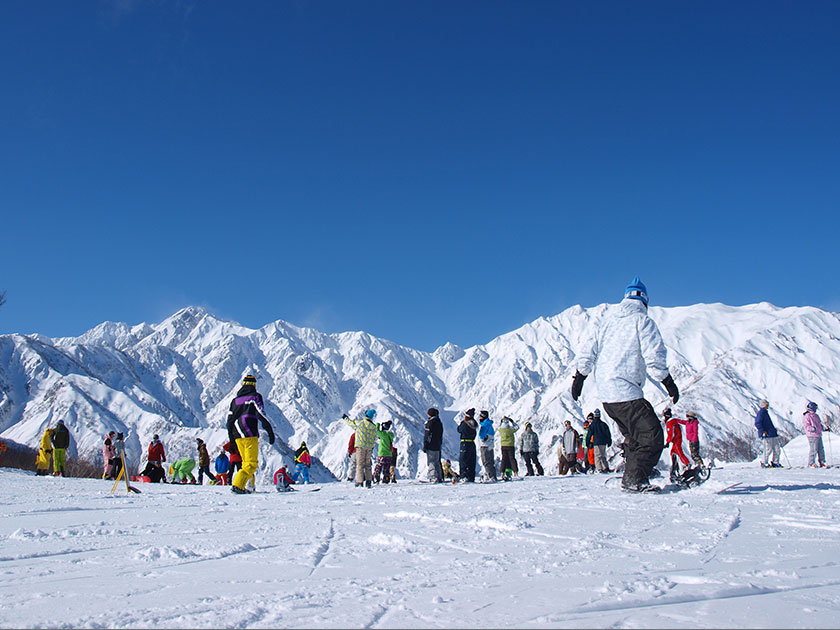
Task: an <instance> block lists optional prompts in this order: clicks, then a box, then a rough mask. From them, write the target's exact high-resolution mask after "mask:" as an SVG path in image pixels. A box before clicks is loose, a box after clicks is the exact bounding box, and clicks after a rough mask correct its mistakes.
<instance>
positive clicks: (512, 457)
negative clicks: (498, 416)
mask: <svg viewBox="0 0 840 630" xmlns="http://www.w3.org/2000/svg"><path fill="white" fill-rule="evenodd" d="M517 431H519V425H518V424H516V422H514V421H513V420H512V419H511V418H508V417H507V416H505V417H504V418H502V422H501V423H500V424H499V442H500V443H501V445H502V463H501V464H500V465H499V472H501V473H502V479H511V478H512V477H513V476H514V475H518V474H519V467H518V466H517V465H516V432H517Z"/></svg>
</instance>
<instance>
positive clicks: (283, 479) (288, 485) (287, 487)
mask: <svg viewBox="0 0 840 630" xmlns="http://www.w3.org/2000/svg"><path fill="white" fill-rule="evenodd" d="M293 483H295V480H294V479H292V478H291V477H290V476H289V473H288V471H287V470H286V466H285V465H283V466H280V468H278V469H277V470H276V471H275V473H274V485H275V486H277V492H291V491H292V484H293Z"/></svg>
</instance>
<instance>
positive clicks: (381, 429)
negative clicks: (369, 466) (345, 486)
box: [373, 420, 394, 483]
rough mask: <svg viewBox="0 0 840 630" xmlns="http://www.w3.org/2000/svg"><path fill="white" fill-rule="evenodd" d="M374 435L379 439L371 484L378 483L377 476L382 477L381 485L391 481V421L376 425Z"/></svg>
mask: <svg viewBox="0 0 840 630" xmlns="http://www.w3.org/2000/svg"><path fill="white" fill-rule="evenodd" d="M376 434H377V436H378V437H379V449H378V450H377V458H376V468H374V469H373V483H379V476H380V474H381V475H382V483H388V482H389V481H391V462H393V460H394V448H393V444H394V433H393V432H392V431H391V421H390V420H387V421H385V422H383V423H382V424H377V425H376Z"/></svg>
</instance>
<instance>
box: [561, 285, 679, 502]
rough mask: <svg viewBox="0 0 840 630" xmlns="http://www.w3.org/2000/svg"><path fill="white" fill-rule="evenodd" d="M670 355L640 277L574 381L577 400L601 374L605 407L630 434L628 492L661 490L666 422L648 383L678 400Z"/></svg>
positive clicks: (594, 339) (595, 334)
mask: <svg viewBox="0 0 840 630" xmlns="http://www.w3.org/2000/svg"><path fill="white" fill-rule="evenodd" d="M666 359H667V353H666V350H665V344H664V343H663V341H662V335H661V333H660V332H659V328H658V327H657V326H656V323H654V321H653V320H652V319H651V318H650V317H649V316H648V294H647V288H646V287H645V285H644V284H642V282H641V280H639V278H638V277H637V278H634V279H633V282H632V283H631V284H630V285H629V286H628V287H627V289H626V290H625V292H624V299H623V300H622V301H621V302H620V303H619V304H617V305H615V306H612V307H610V309H609V310H608V311H607V312H606V313H605V314H604V317H603V319H602V320H601V321H600V323H599V324H598V326H597V328H595V329H594V330H593V331H592V333H591V334H590V338H589V339H588V341H587V342H586V343H585V345H584V347H583V349H582V351H581V353H580V355H579V357H578V362H577V371H576V372H575V376H574V380H573V382H572V399H573V400H577V399H578V398H579V397H580V393H581V390H582V389H583V381H584V380H585V379H586V377H587V376H588V375H589V374H591V373H592V372H593V371H594V372H595V380H596V381H597V385H598V393H599V394H600V396H601V400H602V404H603V407H604V410H605V411H606V412H607V414H608V415H609V416H610V417H611V418H612V419H613V420H615V423H616V424H617V425H618V429H619V431H621V434H622V435H623V436H624V438H625V442H626V455H627V459H626V466H625V468H624V476H623V478H622V481H621V486H622V489H623V490H625V491H626V492H651V491H652V492H656V491H659V490H660V488H658V487H657V486H653V485H651V484H650V481H649V479H650V474H651V471H652V470H653V467H654V466H655V465H656V463H657V462H658V461H659V456H660V455H661V454H662V448H663V442H664V440H663V434H662V425H661V424H660V423H659V419H658V418H657V417H656V412H655V411H654V410H653V407H652V406H651V404H650V403H649V402H648V401H647V400H645V398H644V392H643V390H642V385H643V384H644V382H645V379H646V375H647V373H648V372H649V373H650V374H651V375H652V376H653V377H654V378H655V379H656V380H658V381H660V382H661V383H662V384H663V385H664V386H665V389H666V390H667V391H668V395H669V396H670V397H671V399H672V400H673V401H674V403H676V402H677V400H678V399H679V396H680V394H679V390H678V389H677V386H676V384H675V383H674V379H673V378H671V374H670V372H669V371H668V364H667V360H666Z"/></svg>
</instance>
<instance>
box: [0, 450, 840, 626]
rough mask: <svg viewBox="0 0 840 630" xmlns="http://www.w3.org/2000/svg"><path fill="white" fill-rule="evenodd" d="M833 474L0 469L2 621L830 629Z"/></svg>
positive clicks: (836, 538) (835, 602) (839, 528)
mask: <svg viewBox="0 0 840 630" xmlns="http://www.w3.org/2000/svg"><path fill="white" fill-rule="evenodd" d="M735 481H743V482H744V486H745V487H746V488H747V490H746V491H745V492H739V493H735V494H725V495H717V494H715V491H716V490H719V489H720V488H723V487H724V486H726V485H729V484H730V483H734V482H735ZM838 487H840V470H836V469H831V470H821V471H812V470H786V471H775V470H774V471H772V472H767V471H762V470H760V469H756V468H754V467H749V466H748V465H734V464H733V465H728V466H726V467H724V468H722V469H718V470H715V471H714V475H713V479H712V480H710V481H709V482H708V483H707V484H706V485H704V486H700V487H698V488H695V489H692V490H688V491H683V492H678V493H673V494H666V495H660V496H656V495H628V494H624V493H622V492H621V491H620V490H619V489H618V488H616V487H608V486H604V484H603V482H602V479H601V478H600V476H598V475H595V476H576V477H571V478H558V477H546V478H531V479H527V480H525V482H523V483H515V484H501V483H500V484H496V485H485V484H475V485H463V484H459V485H455V486H453V485H450V484H446V485H440V486H438V485H432V484H397V485H396V486H393V487H388V488H385V487H383V488H376V489H374V490H372V491H369V490H364V489H357V488H354V487H353V486H352V484H347V483H333V484H325V485H324V486H322V491H321V492H318V493H282V494H280V493H275V492H273V491H271V489H267V490H268V491H265V492H260V493H258V494H254V495H248V496H241V497H240V496H233V495H231V494H230V492H229V489H228V488H226V487H207V486H205V487H200V486H192V487H178V488H175V487H170V486H166V485H151V484H148V485H143V486H142V489H143V494H141V495H127V494H114V495H112V494H110V493H109V490H110V484H107V483H106V482H102V481H100V480H87V479H54V478H39V477H35V476H34V475H27V474H23V473H21V472H18V471H9V470H6V469H2V470H0V550H1V551H0V607H2V609H3V611H4V614H3V615H2V617H0V627H12V626H14V627H36V626H52V627H90V628H93V627H157V628H182V627H195V628H210V627H230V626H233V627H279V626H284V627H288V626H293V627H300V626H307V627H364V628H388V627H407V628H411V627H568V626H586V627H675V626H690V627H733V626H735V627H833V626H836V619H837V618H838V617H837V615H838V614H840V579H839V578H838V577H837V575H838V568H839V567H840V502H838V500H837V498H838V491H837V490H836V489H835V488H838ZM24 595H25V596H24Z"/></svg>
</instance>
